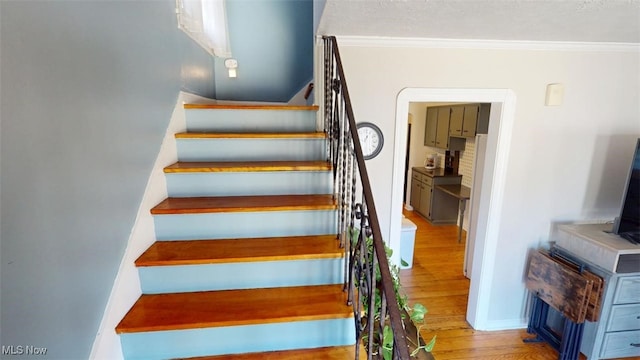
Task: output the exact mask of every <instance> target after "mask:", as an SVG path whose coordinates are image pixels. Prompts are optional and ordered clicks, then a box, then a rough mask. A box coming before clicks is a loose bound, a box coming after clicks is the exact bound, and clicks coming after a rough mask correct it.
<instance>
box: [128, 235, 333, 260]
mask: <svg viewBox="0 0 640 360" xmlns="http://www.w3.org/2000/svg"><path fill="white" fill-rule="evenodd" d="M340 257H342V250H341V249H340V247H339V246H338V241H337V240H336V235H316V236H292V237H274V238H250V239H220V240H180V241H156V242H155V243H154V244H153V245H151V247H149V249H147V251H145V252H144V253H143V254H142V255H141V256H140V257H139V258H138V259H137V260H136V266H170V265H198V264H219V263H236V262H251V261H278V260H279V261H283V260H305V259H330V258H340Z"/></svg>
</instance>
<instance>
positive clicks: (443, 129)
mask: <svg viewBox="0 0 640 360" xmlns="http://www.w3.org/2000/svg"><path fill="white" fill-rule="evenodd" d="M475 106H476V107H477V106H478V105H475ZM464 110H465V107H464V106H462V105H457V106H435V107H428V108H427V116H426V123H425V129H424V145H425V146H431V147H435V148H439V149H446V150H459V151H461V150H464V148H465V139H462V138H461V137H462V135H455V136H454V135H452V134H451V131H450V129H452V126H457V128H458V129H459V130H460V131H459V132H460V134H462V132H463V121H464ZM458 124H459V125H458ZM452 136H454V137H452ZM469 136H475V133H474V134H473V135H469Z"/></svg>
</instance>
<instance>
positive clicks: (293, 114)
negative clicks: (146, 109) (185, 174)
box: [185, 109, 316, 132]
mask: <svg viewBox="0 0 640 360" xmlns="http://www.w3.org/2000/svg"><path fill="white" fill-rule="evenodd" d="M185 111H186V121H187V130H188V131H226V132H235V131H251V132H253V131H258V132H260V131H269V132H301V131H315V130H316V112H315V111H305V110H267V111H260V110H210V109H209V110H206V109H187V110H185Z"/></svg>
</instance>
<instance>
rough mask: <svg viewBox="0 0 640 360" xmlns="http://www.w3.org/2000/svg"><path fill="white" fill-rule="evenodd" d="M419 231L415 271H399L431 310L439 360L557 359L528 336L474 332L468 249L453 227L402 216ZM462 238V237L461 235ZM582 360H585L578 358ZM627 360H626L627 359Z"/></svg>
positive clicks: (429, 329)
mask: <svg viewBox="0 0 640 360" xmlns="http://www.w3.org/2000/svg"><path fill="white" fill-rule="evenodd" d="M404 214H405V216H406V217H407V218H409V219H410V220H411V221H413V222H414V223H415V224H416V225H417V226H418V230H417V232H416V244H415V255H414V258H413V267H412V268H411V269H405V270H400V278H401V282H402V287H403V290H404V291H405V292H406V293H407V295H408V296H409V304H413V303H415V302H419V303H422V304H423V305H425V306H426V307H427V309H428V313H427V317H426V326H425V327H424V328H423V329H422V332H421V334H422V336H423V338H424V339H425V340H429V339H431V338H432V337H433V336H434V335H437V341H436V346H435V348H434V350H433V355H434V357H435V358H436V359H437V360H453V359H460V360H462V359H464V360H468V359H486V360H556V359H558V353H557V352H556V351H555V350H554V349H553V348H552V347H551V346H549V345H548V344H546V343H535V344H525V343H523V342H522V339H524V338H530V337H532V336H531V335H529V334H527V332H526V330H525V329H523V330H509V331H490V332H487V331H476V330H473V329H472V328H471V327H470V326H469V324H468V323H467V321H466V320H465V318H466V310H467V309H466V308H467V299H468V296H469V280H468V279H467V278H465V277H464V276H463V274H462V267H463V262H464V244H458V238H457V231H458V230H457V229H458V228H457V227H456V226H455V225H438V226H433V225H431V224H430V223H429V222H427V221H426V220H424V219H423V218H421V217H420V216H419V215H417V214H415V213H414V212H411V211H406V210H405V211H404ZM463 235H464V234H463ZM580 359H581V360H584V359H586V357H585V356H583V355H581V356H580ZM627 360H628V359H627Z"/></svg>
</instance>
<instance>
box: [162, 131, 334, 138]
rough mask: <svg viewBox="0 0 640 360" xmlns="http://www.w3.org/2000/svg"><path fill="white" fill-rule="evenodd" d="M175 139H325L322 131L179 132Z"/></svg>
mask: <svg viewBox="0 0 640 360" xmlns="http://www.w3.org/2000/svg"><path fill="white" fill-rule="evenodd" d="M174 136H175V138H176V139H325V138H326V137H327V136H326V134H325V133H324V132H292V133H287V132H277V133H269V132H206V131H203V132H191V131H188V132H180V133H176V134H175V135H174Z"/></svg>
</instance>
